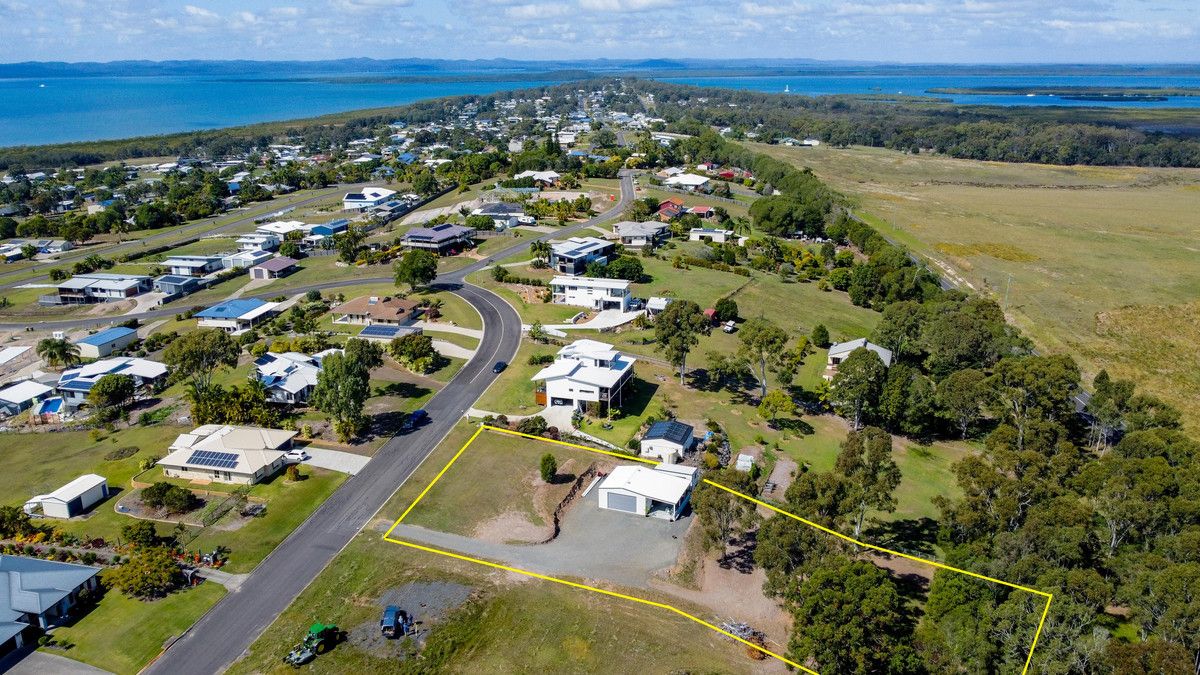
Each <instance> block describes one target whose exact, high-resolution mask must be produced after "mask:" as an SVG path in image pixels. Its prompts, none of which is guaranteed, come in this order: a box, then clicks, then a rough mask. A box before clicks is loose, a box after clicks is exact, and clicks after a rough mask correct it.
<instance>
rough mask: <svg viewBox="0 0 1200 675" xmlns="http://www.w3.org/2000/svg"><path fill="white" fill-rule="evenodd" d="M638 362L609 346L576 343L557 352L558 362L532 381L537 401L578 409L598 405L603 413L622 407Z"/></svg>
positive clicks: (538, 373) (582, 342)
mask: <svg viewBox="0 0 1200 675" xmlns="http://www.w3.org/2000/svg"><path fill="white" fill-rule="evenodd" d="M636 360H637V359H635V358H633V357H632V356H628V355H626V354H622V353H621V352H619V351H616V350H615V349H613V346H612V345H610V344H608V343H605V342H598V341H596V340H576V341H575V342H572V343H571V344H569V345H567V346H565V347H563V348H562V349H560V350H558V357H557V358H556V359H555V361H554V362H553V363H551V364H550V365H548V366H546V367H545V368H542V369H541V370H540V371H538V372H537V374H536V375H534V376H533V377H532V378H530V379H532V380H533V381H534V382H536V383H537V386H536V388H535V390H534V400H535V402H536V403H537V404H538V405H561V406H572V407H574V408H577V409H582V408H584V407H585V406H586V405H587V404H588V403H596V404H598V405H599V406H600V408H601V409H602V410H607V409H608V407H609V406H616V407H620V406H621V402H622V401H623V400H624V393H625V391H624V390H625V386H626V385H628V384H629V381H630V380H632V379H633V364H634V362H635V361H636Z"/></svg>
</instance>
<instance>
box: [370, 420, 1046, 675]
mask: <svg viewBox="0 0 1200 675" xmlns="http://www.w3.org/2000/svg"><path fill="white" fill-rule="evenodd" d="M485 430H487V431H495V432H497V433H501V434H507V435H509V436H518V437H521V438H529V439H532V440H535V441H540V442H543V443H551V444H555V445H561V446H564V447H568V448H574V449H576V450H586V451H588V452H594V453H597V454H601V455H609V456H611V457H616V458H618V459H622V460H627V461H634V462H642V463H643V464H651V465H657V464H658V462H655V461H653V460H649V459H643V458H641V457H634V456H631V455H626V454H622V453H617V452H610V451H608V450H598V449H596V448H589V447H587V446H586V445H578V444H576V443H568V442H566V441H556V440H553V439H550V438H545V437H543V436H534V435H533V434H525V433H521V432H519V431H511V430H509V429H501V428H499V427H493V426H488V425H486V424H484V425H480V427H479V428H478V429H476V430H475V433H474V434H472V435H471V437H470V438H469V439H467V442H466V443H464V444H463V446H462V447H461V448H459V450H458V452H456V453H454V456H453V457H451V458H450V461H449V462H446V466H444V467H442V470H441V471H439V472H438V474H437V476H434V478H433V480H432V481H431V482H430V483H429V485H426V486H425V489H424V490H421V494H419V495H417V498H416V499H414V500H413V503H412V504H409V506H408V508H407V509H405V510H404V513H402V514H400V517H399V518H397V519H396V522H394V523H392V526H391V527H389V528H388V531H387V532H385V533H384V535H383V538H384V540H385V541H389V542H391V543H393V544H400V545H401V546H407V547H409V548H413V549H417V550H420V551H425V552H428V553H436V554H438V555H444V556H446V557H448V558H455V559H457V560H465V561H467V562H472V563H475V564H477V565H483V566H485V567H491V568H494V569H499V570H504V571H506V572H515V573H517V574H523V575H525V576H528V577H533V578H535V579H543V580H545V581H552V582H554V583H557V584H562V585H564V586H570V587H572V588H580V589H583V590H588V591H592V592H595V593H599V594H601V595H607V596H611V597H614V598H620V599H622V600H629V601H631V602H636V603H640V604H643V605H649V606H650V607H657V608H659V609H665V610H668V611H670V612H674V613H675V614H678V615H680V616H682V617H684V618H686V619H689V620H691V621H694V622H696V623H698V624H700V625H701V626H704V627H705V628H709V629H711V630H714V631H716V632H718V633H721V634H722V635H724V636H726V637H729V638H733V639H734V640H737V641H738V642H741V643H742V644H745V645H747V646H749V647H753V648H754V649H757V650H758V651H760V652H762V653H764V654H766V655H768V656H772V657H774V658H776V659H779V660H780V661H783V662H784V663H786V664H788V665H790V666H792V667H793V668H798V669H800V670H802V671H804V672H806V673H809V675H820V673H818V672H817V671H815V670H812V669H809V668H805V667H804V666H802V665H800V664H799V663H796V662H795V661H792V660H790V659H788V658H786V657H784V656H781V655H779V654H776V653H775V652H772V651H770V650H768V649H766V648H764V647H760V646H759V645H756V644H754V643H752V642H750V641H749V640H745V639H743V638H740V637H738V636H736V635H734V634H733V633H730V632H728V631H725V630H722V629H720V628H718V627H717V626H714V625H713V624H711V623H709V622H707V621H705V620H704V619H701V618H699V617H696V616H693V615H692V614H689V613H687V612H685V611H683V610H681V609H679V608H678V607H674V606H672V605H668V604H665V603H661V602H655V601H653V600H646V599H644V598H639V597H635V596H632V595H625V594H623V593H617V592H615V591H610V590H606V589H603V588H596V587H595V586H588V585H587V584H580V583H576V582H574V581H567V580H566V579H559V578H557V577H552V576H548V575H545V574H539V573H537V572H530V571H528V570H523V569H520V568H517V567H509V566H507V565H501V564H498V563H494V562H489V561H487V560H481V559H479V558H472V557H470V556H466V555H462V554H460V553H454V552H451V551H444V550H442V549H439V548H433V547H430V546H422V545H420V544H414V543H412V542H408V541H404V540H402V539H395V538H393V537H392V531H393V530H395V529H396V527H397V526H399V525H400V523H401V521H403V520H404V519H405V518H406V517H407V516H408V514H409V513H411V512H412V510H413V509H414V508H415V507H416V506H417V504H419V503H420V502H421V500H422V499H424V497H425V495H426V494H428V493H429V491H430V490H431V489H432V488H433V486H434V485H436V484H437V482H438V481H439V480H441V479H442V476H443V475H445V473H446V472H447V471H449V470H450V467H451V466H454V463H455V462H456V461H458V458H459V457H461V456H462V454H463V453H464V452H466V450H467V448H469V447H470V446H471V444H472V443H474V442H475V439H476V438H478V437H479V434H481V433H483V432H484V431H485ZM704 482H705V483H707V484H709V485H712V486H713V487H716V488H720V489H722V490H724V491H726V492H728V493H729V494H732V495H734V496H737V497H741V498H742V499H745V500H746V501H749V502H751V503H753V504H756V505H758V506H762V507H764V508H766V509H769V510H771V511H774V512H775V513H778V514H780V515H783V516H786V517H788V518H791V519H793V520H796V521H799V522H801V523H804V524H805V525H808V526H809V527H812V528H815V529H817V530H820V531H822V532H824V533H826V534H831V535H833V536H835V537H837V538H838V539H842V540H845V541H847V542H850V543H851V544H854V545H855V546H862V547H863V548H868V549H871V550H874V551H879V552H880V553H884V554H887V555H894V556H898V557H901V558H905V559H907V560H912V561H914V562H919V563H924V564H926V565H931V566H933V567H936V568H938V569H943V570H947V571H950V572H958V573H959V574H965V575H967V576H969V577H974V578H976V579H982V580H983V581H989V582H991V583H994V584H1000V585H1002V586H1008V587H1009V588H1012V589H1015V590H1018V591H1024V592H1026V593H1032V594H1034V595H1039V596H1042V597H1044V598H1046V605H1045V607H1043V608H1042V616H1041V618H1040V619H1039V620H1038V625H1037V630H1036V631H1035V632H1034V634H1033V643H1032V644H1031V645H1030V646H1029V654H1027V655H1026V656H1025V667H1024V668H1022V669H1021V675H1026V673H1028V672H1029V664H1030V663H1031V662H1032V660H1033V652H1034V650H1035V649H1037V643H1038V638H1040V637H1041V635H1042V628H1043V626H1045V624H1046V616H1047V615H1048V614H1049V613H1050V603H1052V602H1053V601H1054V595H1053V594H1051V593H1047V592H1045V591H1039V590H1037V589H1035V588H1029V587H1028V586H1021V585H1019V584H1014V583H1012V582H1009V581H1004V580H1003V579H997V578H995V577H989V576H987V575H984V574H978V573H976V572H972V571H970V570H964V569H960V568H958V567H953V566H951V565H946V564H944V563H940V562H938V561H936V560H927V559H925V558H920V557H917V556H914V555H909V554H908V553H903V552H901V551H893V550H892V549H889V548H884V547H882V546H876V545H875V544H870V543H867V542H864V541H859V540H857V539H854V538H853V537H850V536H847V535H845V534H842V533H841V532H838V531H837V530H833V529H830V528H828V527H825V526H824V525H820V524H818V523H814V522H813V521H811V520H807V519H805V518H801V517H800V516H797V515H795V514H793V513H788V512H787V511H784V510H783V509H780V508H777V507H775V506H772V505H771V504H768V503H767V502H764V501H762V500H759V499H755V498H754V497H751V496H749V495H745V494H742V493H740V492H738V491H737V490H733V489H731V488H728V487H726V486H724V485H721V484H720V483H714V482H713V481H711V480H708V479H707V478H705V479H704Z"/></svg>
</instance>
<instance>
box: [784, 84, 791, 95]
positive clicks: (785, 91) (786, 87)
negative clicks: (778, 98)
mask: <svg viewBox="0 0 1200 675" xmlns="http://www.w3.org/2000/svg"><path fill="white" fill-rule="evenodd" d="M783 93H785V94H790V93H792V88H791V87H790V86H789V85H786V84H785V85H783Z"/></svg>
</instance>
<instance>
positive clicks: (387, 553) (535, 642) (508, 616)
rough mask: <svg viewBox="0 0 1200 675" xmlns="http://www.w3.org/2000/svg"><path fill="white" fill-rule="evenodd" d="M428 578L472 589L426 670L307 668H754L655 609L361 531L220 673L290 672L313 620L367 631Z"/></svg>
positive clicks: (357, 660)
mask: <svg viewBox="0 0 1200 675" xmlns="http://www.w3.org/2000/svg"><path fill="white" fill-rule="evenodd" d="M431 581H445V582H452V583H459V584H463V585H466V586H468V587H470V588H471V589H473V593H472V596H471V598H470V599H469V600H468V601H467V603H466V605H465V606H464V607H463V608H462V609H461V610H460V611H459V612H456V613H454V614H452V615H451V616H450V617H448V619H447V620H444V621H442V622H440V623H439V624H435V625H434V626H433V632H432V634H431V635H430V636H429V641H430V643H432V644H437V645H439V646H441V647H442V649H439V650H437V651H436V652H435V653H434V654H432V655H427V657H426V658H427V659H435V660H434V661H432V662H430V661H429V660H427V661H426V662H425V663H423V664H421V665H414V664H409V668H405V669H403V670H400V666H399V664H398V663H397V661H396V660H395V659H386V658H382V657H380V656H379V655H377V654H372V653H369V652H367V651H366V650H364V649H362V648H360V647H357V646H355V645H349V644H342V645H339V646H338V647H337V648H336V649H334V650H333V651H331V652H329V653H328V654H326V655H323V656H321V657H318V658H317V660H316V661H314V662H313V663H311V664H310V665H308V666H305V668H306V670H308V671H310V672H315V673H345V672H356V673H394V672H398V671H399V672H414V673H415V672H462V673H465V672H495V673H538V672H571V673H629V672H639V673H647V674H649V673H663V674H664V675H665V674H666V673H679V672H704V673H713V672H720V673H750V672H756V671H757V670H758V669H757V668H756V666H755V663H756V662H754V661H751V660H749V659H748V658H746V656H745V655H744V653H743V650H742V649H741V648H739V647H738V646H737V645H735V644H734V643H733V642H732V641H730V640H728V639H725V638H722V637H721V636H720V635H718V634H716V633H715V632H713V631H710V630H706V629H704V628H703V627H700V626H697V625H696V624H694V623H691V622H690V621H687V620H686V619H683V618H681V617H678V616H676V615H674V614H671V613H669V612H666V611H664V610H661V609H657V608H653V607H648V606H645V605H640V604H634V603H631V602H628V601H623V600H618V599H614V598H607V597H602V596H598V595H596V594H595V593H589V592H587V591H582V590H579V589H573V588H567V587H564V586H561V585H558V584H553V583H550V582H542V581H538V580H531V579H524V578H519V577H513V576H511V575H508V574H504V573H499V572H493V571H491V570H488V569H486V568H483V567H480V566H479V565H476V564H473V563H469V562H464V561H457V560H451V559H447V558H445V557H442V556H438V555H436V554H432V553H425V552H421V551H415V550H410V549H407V548H404V547H401V546H399V545H397V544H392V543H389V542H386V541H383V540H382V539H381V538H380V535H379V533H377V532H370V531H368V532H363V533H362V534H360V535H359V536H358V537H357V538H356V539H355V540H354V541H352V542H351V544H350V545H349V546H348V547H347V548H346V550H345V551H343V552H342V553H341V554H340V555H339V556H338V557H337V558H336V559H334V561H333V563H332V564H331V565H330V567H329V568H327V569H326V570H325V572H324V573H323V574H322V575H321V576H319V577H317V579H316V581H314V582H313V584H312V585H311V586H309V587H308V588H307V589H305V591H304V592H303V593H302V594H301V595H300V597H299V598H298V599H297V601H296V602H294V603H292V605H291V606H290V607H289V608H288V609H287V610H286V611H285V612H284V613H283V614H281V615H280V616H279V618H278V619H277V620H276V621H275V623H273V624H272V625H271V626H270V627H269V628H268V629H267V630H266V632H265V633H264V634H263V635H262V637H260V638H259V639H258V640H257V641H255V643H254V644H253V645H252V646H251V648H250V650H249V652H248V654H247V655H246V656H245V657H243V659H242V660H241V661H239V662H238V663H236V664H234V666H233V667H232V668H231V669H230V671H229V672H230V673H235V674H240V673H284V672H293V671H292V669H291V668H290V667H288V666H284V665H283V664H282V662H281V660H280V659H281V657H282V656H283V654H284V653H286V652H287V650H288V649H290V648H291V646H292V645H293V644H294V643H295V641H296V640H297V638H298V637H299V636H300V635H301V634H303V632H304V631H305V630H307V628H308V626H309V625H311V624H312V623H313V622H314V621H326V622H329V621H334V622H337V623H338V625H339V626H341V627H342V628H343V629H353V628H355V627H357V626H362V625H364V624H368V625H370V626H371V627H372V628H373V626H374V625H376V624H377V622H378V621H379V614H380V608H379V606H378V605H377V602H378V598H379V597H380V595H381V594H382V593H384V592H386V591H388V590H389V589H394V588H397V587H401V586H404V585H405V584H408V583H412V582H431ZM673 604H680V603H678V602H677V601H675V602H673ZM685 607H686V605H685ZM687 608H688V609H693V611H697V612H699V613H701V614H706V613H705V612H703V611H702V610H695V609H694V608H691V607H687ZM614 626H632V627H634V628H631V629H622V630H614Z"/></svg>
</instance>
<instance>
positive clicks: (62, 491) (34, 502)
mask: <svg viewBox="0 0 1200 675" xmlns="http://www.w3.org/2000/svg"><path fill="white" fill-rule="evenodd" d="M105 499H108V481H106V480H105V479H104V476H97V475H96V474H94V473H89V474H84V475H82V476H80V477H79V478H76V479H75V480H73V481H71V482H70V483H67V484H66V485H64V486H62V487H60V488H58V489H57V490H55V491H54V492H51V493H50V494H48V495H37V496H36V497H33V498H32V499H30V500H29V501H27V502H25V513H28V514H31V515H32V514H34V513H36V512H37V511H38V510H39V509H40V510H41V512H42V515H43V516H46V517H47V518H73V517H75V516H78V515H79V514H81V513H84V512H85V511H87V510H88V509H90V508H92V507H93V506H95V505H96V504H99V503H100V502H102V501H104V500H105Z"/></svg>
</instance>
